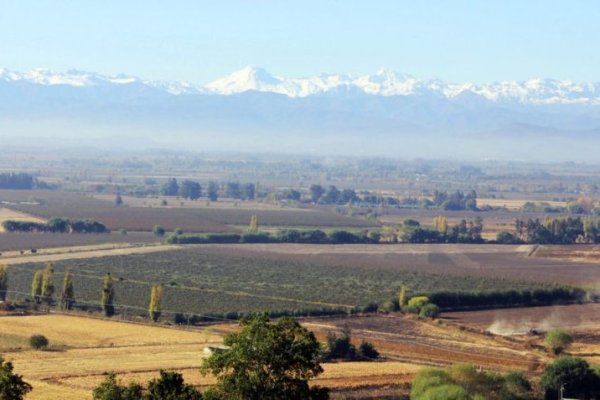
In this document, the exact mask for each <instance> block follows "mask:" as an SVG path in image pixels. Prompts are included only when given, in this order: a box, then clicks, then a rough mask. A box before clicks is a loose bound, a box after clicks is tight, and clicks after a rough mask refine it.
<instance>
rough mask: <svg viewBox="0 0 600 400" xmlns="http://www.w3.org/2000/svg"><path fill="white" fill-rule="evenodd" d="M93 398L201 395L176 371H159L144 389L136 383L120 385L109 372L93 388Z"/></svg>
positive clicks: (193, 398) (155, 399)
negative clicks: (157, 376) (158, 375)
mask: <svg viewBox="0 0 600 400" xmlns="http://www.w3.org/2000/svg"><path fill="white" fill-rule="evenodd" d="M93 399H94V400H201V399H202V395H201V394H200V392H198V391H197V390H196V389H195V388H194V387H193V386H192V385H188V384H186V383H185V382H184V380H183V376H182V375H181V374H179V373H177V372H167V371H162V370H161V371H160V377H159V378H157V379H152V380H151V381H150V382H148V388H147V389H146V390H144V388H143V387H142V385H140V384H138V383H130V384H129V385H128V386H125V385H121V384H120V383H119V382H118V381H117V376H116V375H115V374H114V373H113V372H111V373H110V374H108V376H107V377H106V379H105V380H104V381H103V382H102V383H101V384H100V385H98V386H97V387H96V388H94V391H93Z"/></svg>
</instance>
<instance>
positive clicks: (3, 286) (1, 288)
mask: <svg viewBox="0 0 600 400" xmlns="http://www.w3.org/2000/svg"><path fill="white" fill-rule="evenodd" d="M7 291H8V273H7V271H6V265H2V264H0V301H6V292H7Z"/></svg>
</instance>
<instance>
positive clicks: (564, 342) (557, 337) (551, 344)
mask: <svg viewBox="0 0 600 400" xmlns="http://www.w3.org/2000/svg"><path fill="white" fill-rule="evenodd" d="M571 343H573V338H572V337H571V335H570V334H569V333H568V332H567V331H565V330H564V329H554V330H551V331H549V332H548V333H546V337H545V338H544V345H545V346H546V349H548V351H550V352H552V353H553V354H554V355H559V354H560V353H562V352H563V351H564V350H565V349H566V348H567V347H568V346H569V345H570V344H571Z"/></svg>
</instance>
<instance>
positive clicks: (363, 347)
mask: <svg viewBox="0 0 600 400" xmlns="http://www.w3.org/2000/svg"><path fill="white" fill-rule="evenodd" d="M358 357H359V358H361V359H363V360H366V361H372V360H376V359H378V358H379V352H378V351H377V350H376V349H375V346H373V343H371V342H365V341H363V342H362V343H361V344H360V346H358Z"/></svg>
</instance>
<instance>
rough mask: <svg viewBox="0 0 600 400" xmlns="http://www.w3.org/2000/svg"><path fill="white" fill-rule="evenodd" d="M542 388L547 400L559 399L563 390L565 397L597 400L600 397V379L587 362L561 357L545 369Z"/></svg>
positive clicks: (575, 358) (541, 381) (541, 382)
mask: <svg viewBox="0 0 600 400" xmlns="http://www.w3.org/2000/svg"><path fill="white" fill-rule="evenodd" d="M540 387H541V389H542V391H543V392H544V399H546V400H557V399H559V398H560V390H561V388H562V389H563V390H564V392H563V395H564V396H565V397H570V398H580V399H596V398H598V397H599V396H600V377H599V376H598V375H597V374H596V373H594V371H593V370H592V369H591V368H590V366H589V364H588V363H587V362H586V361H585V360H583V359H581V358H577V357H570V356H561V357H559V358H557V359H556V360H555V361H554V362H553V363H552V364H549V365H547V366H546V368H544V372H543V373H542V379H541V380H540Z"/></svg>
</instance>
